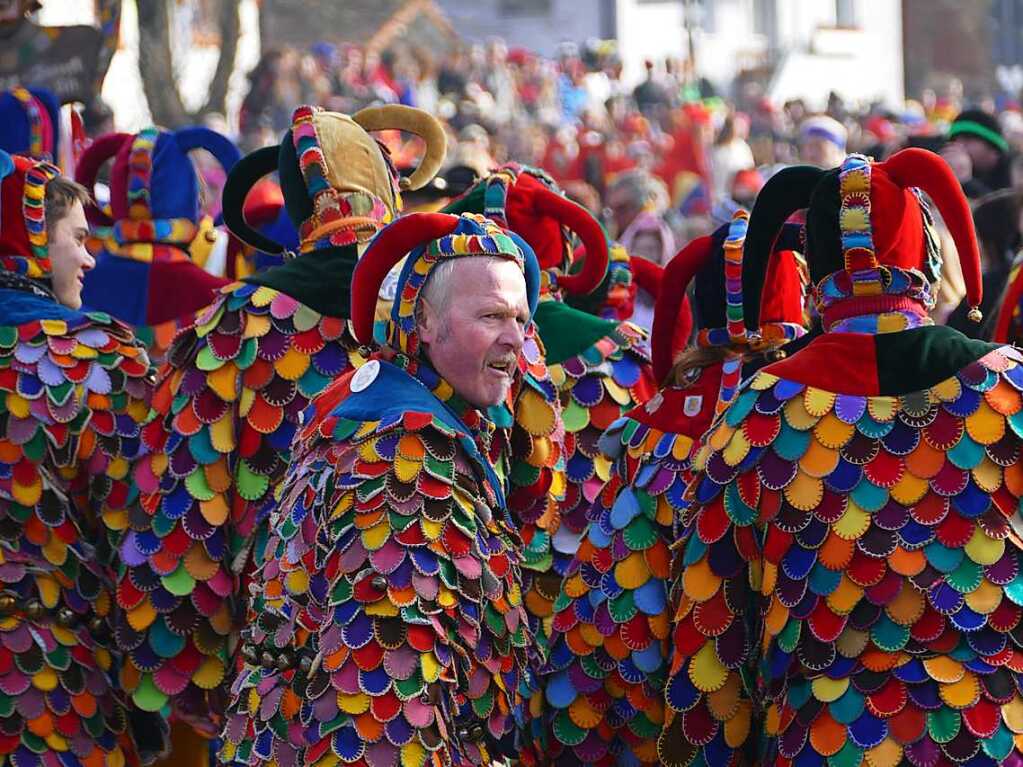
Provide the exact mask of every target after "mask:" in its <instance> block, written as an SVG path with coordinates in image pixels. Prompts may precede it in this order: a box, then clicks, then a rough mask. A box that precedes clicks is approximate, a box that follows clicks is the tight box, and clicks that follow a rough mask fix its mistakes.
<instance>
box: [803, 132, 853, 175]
mask: <svg viewBox="0 0 1023 767" xmlns="http://www.w3.org/2000/svg"><path fill="white" fill-rule="evenodd" d="M799 158H800V159H801V160H802V161H803V162H805V163H806V164H807V165H816V166H817V167H818V168H824V169H826V170H830V169H831V168H837V167H838V166H839V165H841V164H842V163H843V162H844V161H845V152H844V151H842V150H841V149H839V148H838V146H837V145H836V144H834V143H832V142H831V141H828V140H827V139H826V138H822V137H820V136H808V137H807V138H806V139H804V140H803V142H802V143H801V144H800V145H799Z"/></svg>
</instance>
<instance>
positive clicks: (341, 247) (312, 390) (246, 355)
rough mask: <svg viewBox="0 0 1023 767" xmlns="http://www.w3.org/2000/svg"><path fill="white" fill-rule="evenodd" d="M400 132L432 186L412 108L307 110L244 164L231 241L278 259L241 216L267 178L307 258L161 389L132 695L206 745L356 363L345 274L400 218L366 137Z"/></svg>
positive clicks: (383, 162) (194, 352) (245, 298)
mask: <svg viewBox="0 0 1023 767" xmlns="http://www.w3.org/2000/svg"><path fill="white" fill-rule="evenodd" d="M391 128H401V129H404V130H409V131H412V132H416V133H420V134H421V135H423V136H424V137H425V138H426V139H427V145H428V147H427V154H426V157H425V159H424V161H423V164H422V165H421V166H420V167H419V169H418V171H417V173H416V174H415V175H414V176H413V178H412V185H413V186H415V185H416V184H421V183H425V181H427V180H429V178H431V176H432V175H433V173H434V172H436V169H437V168H438V167H439V166H440V164H441V162H442V160H443V154H444V144H443V142H442V141H441V140H440V139H441V137H442V136H443V131H442V130H441V128H440V125H439V124H438V123H437V122H436V121H435V120H434V119H433V118H432V117H430V116H429V115H427V114H426V113H424V112H421V111H419V110H416V109H411V108H408V107H385V108H378V109H370V110H364V111H363V112H360V113H358V114H356V115H354V116H351V117H350V116H348V115H343V114H338V113H333V112H324V111H321V110H319V109H316V108H313V107H300V108H299V109H297V110H296V112H295V115H294V121H293V124H292V128H291V129H290V130H289V131H288V132H287V133H286V134H285V136H284V138H283V140H282V141H281V144H280V146H279V147H274V148H268V149H262V150H259V152H256V153H255V154H254V155H249V156H248V157H246V158H245V159H243V160H242V161H240V162H239V163H238V165H237V166H236V168H235V170H234V171H232V173H231V175H230V176H229V178H228V182H227V185H226V187H225V192H224V218H225V220H226V221H227V224H228V226H230V227H231V228H232V230H233V231H234V233H235V234H236V235H238V236H239V237H241V238H243V239H244V240H245V241H246V242H248V243H249V244H251V245H253V246H255V247H257V248H259V249H260V250H263V251H266V252H269V253H273V252H280V250H281V247H280V246H279V245H278V244H277V243H275V242H273V241H270V240H268V239H267V238H266V237H265V236H263V235H261V234H260V233H259V232H257V231H255V230H253V229H251V227H249V226H248V225H247V224H246V223H245V221H244V218H243V215H242V210H243V207H244V202H245V196H246V194H247V192H248V189H249V188H251V186H252V185H253V184H254V183H255V182H256V181H257V180H258V179H259V177H260V176H262V175H263V174H264V173H265V172H266V170H268V169H270V168H271V167H273V168H275V169H276V170H277V171H278V173H279V175H280V179H281V186H282V189H283V193H284V198H285V205H286V207H287V209H288V213H289V215H290V216H291V218H292V220H293V222H294V224H295V227H296V229H298V230H299V232H300V233H301V235H302V236H301V244H300V252H299V254H298V255H297V256H294V257H290V258H289V259H288V261H287V262H286V263H285V264H284V265H283V266H280V267H275V268H273V269H269V270H267V271H265V272H262V273H260V274H257V275H253V276H251V277H249V278H246V280H244V281H242V282H238V283H234V284H232V285H230V286H228V287H226V288H225V289H224V291H223V293H222V294H221V295H220V297H219V298H218V299H217V300H216V301H215V302H214V303H213V304H212V305H211V306H209V307H208V308H207V309H205V310H204V311H203V312H202V313H201V314H200V316H199V318H198V320H197V323H196V325H195V326H194V327H193V328H190V329H188V330H187V331H185V332H183V333H181V334H180V335H179V336H178V338H177V340H176V341H175V343H174V345H173V346H172V347H171V350H170V352H169V355H168V364H167V365H166V366H165V367H164V369H163V372H162V374H161V377H160V379H159V381H158V383H157V388H156V392H155V394H154V397H153V408H154V410H155V411H156V417H155V418H154V419H153V420H152V421H151V422H150V423H149V424H148V425H147V426H146V429H145V431H144V433H143V438H144V440H145V443H146V445H147V446H148V447H149V448H150V449H151V450H152V451H153V458H152V459H151V465H150V467H149V468H150V471H152V473H153V474H154V475H155V477H156V478H157V481H158V485H157V486H156V487H154V488H153V489H152V490H151V491H149V492H146V493H144V494H143V497H142V503H143V505H144V506H145V509H146V512H147V516H146V520H145V524H144V525H136V526H133V529H132V532H131V533H130V534H129V535H128V537H127V539H126V540H125V543H124V545H123V546H122V550H121V556H122V559H123V560H124V561H125V562H126V563H127V564H128V565H129V568H128V572H127V574H126V576H127V577H125V578H124V579H122V582H121V587H120V590H119V592H118V594H119V600H120V602H121V605H122V606H123V607H124V608H125V609H127V610H129V611H130V614H131V616H132V622H131V634H130V636H131V637H133V640H132V641H133V646H132V653H131V656H130V668H129V671H128V672H126V676H127V678H128V679H129V683H128V684H127V687H128V689H129V690H130V691H131V693H132V695H133V699H134V700H135V702H136V703H137V704H138V705H139V706H140V707H142V708H144V709H146V710H161V709H163V708H164V706H167V705H168V704H170V706H171V708H172V710H173V712H174V713H175V714H176V715H177V716H178V717H179V718H182V719H185V720H186V721H189V722H191V723H192V724H193V725H194V726H195V727H197V728H198V729H199V730H200V731H201V732H203V733H205V734H207V735H209V736H212V735H216V734H218V733H219V729H220V718H221V716H222V714H223V711H224V704H225V699H226V694H227V688H228V685H229V683H230V680H229V679H228V678H227V670H228V668H229V658H228V648H229V646H231V645H229V637H230V636H231V635H232V634H234V633H235V632H237V630H238V629H239V628H240V627H241V623H242V621H243V620H244V619H245V616H246V601H247V596H248V578H249V576H250V574H251V569H252V567H253V559H254V558H255V559H258V558H259V556H260V555H261V553H262V540H263V538H265V532H263V533H262V537H261V536H260V531H261V530H264V528H265V524H266V518H267V516H268V515H269V513H270V511H271V510H272V509H273V507H274V504H275V501H274V488H275V487H276V485H277V484H278V482H279V481H280V480H281V479H282V478H283V477H284V471H285V468H286V467H287V465H288V460H289V458H290V447H291V443H292V438H293V437H294V435H295V431H296V430H297V428H298V423H299V417H300V414H301V412H302V410H303V409H304V408H305V406H306V405H307V404H308V403H309V401H310V400H311V399H312V398H313V397H314V396H316V395H317V394H319V393H320V392H321V391H322V390H323V389H324V388H326V386H327V384H328V383H330V382H331V381H332V380H333V379H334V378H335V377H337V376H340V375H341V374H342V373H344V372H345V371H346V370H348V369H349V368H350V367H352V365H353V360H354V359H356V358H357V357H358V355H357V352H356V349H357V346H358V345H357V343H356V342H355V340H354V339H353V338H352V337H351V336H350V335H349V334H348V332H347V331H346V318H347V317H348V315H349V306H348V297H349V285H350V280H351V274H352V269H353V267H354V265H355V262H356V260H357V257H358V252H359V247H360V246H361V244H362V243H365V242H366V241H368V240H369V238H370V237H371V236H372V234H373V233H375V231H376V230H377V229H379V228H380V227H382V226H383V225H384V224H386V223H387V222H388V221H390V220H391V219H393V218H394V217H395V216H396V215H397V213H398V211H399V206H400V196H399V192H398V181H397V174H396V173H394V170H393V168H392V166H391V165H390V163H389V162H388V159H387V155H386V150H384V149H383V147H382V146H381V145H380V144H378V143H377V141H376V140H375V139H374V138H373V137H372V135H370V133H369V132H367V131H368V130H382V129H391ZM275 157H276V161H275V159H274V158H275ZM149 584H152V588H141V587H140V585H142V586H145V585H149ZM157 584H159V585H157Z"/></svg>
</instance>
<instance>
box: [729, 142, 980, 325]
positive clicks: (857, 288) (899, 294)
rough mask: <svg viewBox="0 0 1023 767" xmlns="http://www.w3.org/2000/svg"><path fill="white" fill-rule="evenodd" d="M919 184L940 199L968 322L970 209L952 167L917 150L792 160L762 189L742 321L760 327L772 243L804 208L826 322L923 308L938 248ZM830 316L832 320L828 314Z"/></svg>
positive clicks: (973, 280)
mask: <svg viewBox="0 0 1023 767" xmlns="http://www.w3.org/2000/svg"><path fill="white" fill-rule="evenodd" d="M916 188H919V189H920V190H922V191H924V192H926V193H927V195H928V196H929V197H930V198H931V199H932V200H933V201H934V203H935V204H936V205H937V207H938V210H939V211H940V212H941V216H942V218H943V219H944V221H945V224H946V225H947V226H948V229H949V231H950V232H951V234H952V239H953V240H954V241H955V244H956V247H957V249H958V251H959V261H960V263H961V264H962V271H963V279H964V280H965V282H966V298H967V300H968V301H969V303H970V306H971V307H972V309H971V311H970V317H971V319H973V320H975V321H979V320H980V308H979V307H980V301H981V297H982V287H981V274H980V251H979V250H978V247H977V237H976V234H975V232H974V229H973V218H972V216H971V215H970V207H969V204H968V203H967V201H966V197H965V196H964V195H963V192H962V189H961V188H960V186H959V182H958V181H957V180H956V177H955V175H954V174H953V173H952V170H951V168H949V167H948V164H947V163H946V162H945V161H944V160H943V159H941V158H940V157H939V156H938V155H936V154H933V153H932V152H927V151H925V150H923V149H916V148H912V149H904V150H902V151H901V152H896V153H895V154H894V155H892V156H891V157H890V158H889V159H888V160H886V161H885V162H881V163H875V162H870V161H869V159H868V158H866V157H863V156H862V155H850V156H849V157H848V158H847V159H846V160H845V162H844V163H842V165H841V166H840V167H838V168H833V169H831V170H827V171H826V170H821V169H819V168H812V167H808V166H794V167H791V168H786V169H784V170H782V171H779V172H778V173H776V174H775V175H774V176H772V177H771V179H770V180H769V181H768V182H767V184H765V185H764V188H763V189H762V190H761V192H760V195H759V196H758V197H757V201H756V204H755V205H754V206H753V215H752V218H751V222H750V227H749V234H748V236H747V238H746V257H745V262H744V266H743V279H742V282H743V287H744V289H745V296H746V323H747V325H748V326H749V327H756V326H757V324H758V321H759V317H760V308H761V288H762V287H764V275H765V274H766V272H767V268H768V265H769V263H770V261H771V253H772V249H773V247H772V246H773V243H774V240H775V238H776V237H777V234H778V232H779V231H780V230H781V228H782V226H783V224H784V222H785V221H786V220H787V219H788V218H789V216H791V215H792V214H793V213H795V212H796V211H797V210H800V209H803V208H806V209H807V213H806V251H805V255H806V260H807V264H808V266H809V270H810V275H811V277H812V279H813V281H814V283H815V288H814V297H815V299H816V301H817V305H818V309H819V310H820V311H821V313H822V315H824V322H825V327H827V326H829V325H830V324H832V322H833V321H835V320H840V319H842V318H844V317H852V316H856V315H865V314H880V313H885V312H898V311H901V310H909V311H914V312H917V313H921V312H923V311H925V310H926V308H927V307H926V306H925V304H926V302H927V300H928V298H929V283H930V282H933V281H935V280H936V279H937V277H938V266H939V261H938V259H939V258H940V253H938V251H937V246H936V245H935V244H934V242H933V241H932V238H931V236H930V235H931V232H930V226H929V221H928V218H927V216H928V215H929V214H928V213H927V212H926V209H925V207H924V206H923V203H922V202H921V200H920V198H919V196H918V192H917V190H916ZM829 315H830V316H829Z"/></svg>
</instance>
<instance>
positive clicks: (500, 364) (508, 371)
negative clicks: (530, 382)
mask: <svg viewBox="0 0 1023 767" xmlns="http://www.w3.org/2000/svg"><path fill="white" fill-rule="evenodd" d="M487 369H488V370H492V371H494V372H496V373H500V374H501V375H505V376H508V377H509V378H511V375H512V373H513V372H514V370H515V360H498V361H496V362H490V363H488V364H487Z"/></svg>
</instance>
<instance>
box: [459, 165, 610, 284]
mask: <svg viewBox="0 0 1023 767" xmlns="http://www.w3.org/2000/svg"><path fill="white" fill-rule="evenodd" d="M444 210H445V212H447V213H469V212H473V213H482V214H483V215H485V216H487V218H490V219H493V220H494V221H496V222H497V223H499V224H500V225H501V226H503V227H505V228H507V229H511V230H512V231H513V232H515V233H516V234H518V235H519V236H520V237H522V238H523V239H524V240H525V241H526V242H528V243H529V244H530V246H531V247H532V248H533V250H534V252H535V253H536V257H537V260H538V261H539V263H540V268H541V269H543V270H544V271H545V272H547V274H548V277H549V279H551V280H552V281H553V282H554V283H555V285H554V286H552V287H558V288H561V289H562V290H564V291H565V292H566V293H572V294H577V295H578V294H585V293H591V292H593V291H594V290H596V289H597V287H598V286H599V285H600V284H601V282H602V281H603V279H604V273H605V272H606V271H607V264H608V258H609V255H608V241H607V237H606V235H605V234H604V230H603V229H602V228H601V227H600V224H599V223H598V222H597V220H596V219H595V218H594V217H593V216H592V215H590V213H589V211H587V210H586V209H585V208H584V207H582V206H581V205H579V204H577V203H574V202H572V201H571V200H569V199H568V198H567V197H565V196H564V195H562V194H561V191H560V190H559V189H558V187H557V185H556V184H555V182H554V180H553V179H551V178H550V176H548V175H547V174H546V173H544V172H543V171H542V170H538V169H535V168H529V167H525V166H521V165H517V164H515V163H509V164H508V165H504V166H502V167H501V168H499V169H498V170H496V171H494V172H493V173H492V174H491V175H490V176H488V177H487V178H486V179H484V180H483V181H481V182H480V183H479V184H477V186H476V188H475V189H473V190H471V191H470V192H469V193H468V194H467V195H465V196H464V197H462V198H461V199H459V200H455V201H454V202H453V203H451V204H450V205H448V206H447V207H446V208H445V209H444ZM566 230H567V231H566ZM570 232H574V233H575V234H576V235H578V236H579V239H580V240H581V241H582V244H583V246H584V247H585V248H586V254H587V258H586V260H585V261H584V262H583V267H582V269H580V270H579V271H578V272H577V273H574V274H569V273H568V268H569V266H570V265H571V263H572V252H573V251H572V243H571V239H570V236H569V233H570Z"/></svg>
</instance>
